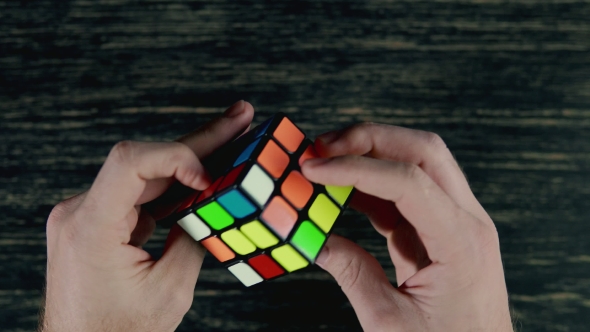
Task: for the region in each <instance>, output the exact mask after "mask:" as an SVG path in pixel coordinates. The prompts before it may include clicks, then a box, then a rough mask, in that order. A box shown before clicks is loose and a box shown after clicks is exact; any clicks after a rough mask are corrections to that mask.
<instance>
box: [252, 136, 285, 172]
mask: <svg viewBox="0 0 590 332" xmlns="http://www.w3.org/2000/svg"><path fill="white" fill-rule="evenodd" d="M258 163H260V165H262V167H264V169H265V170H266V171H267V172H268V173H270V175H272V177H274V178H275V179H278V178H280V177H281V175H282V174H283V172H284V171H285V169H286V168H287V165H289V156H288V155H287V153H286V152H285V151H283V149H281V148H280V147H279V146H278V145H277V143H275V142H274V141H272V140H270V141H268V143H266V146H265V147H264V149H263V150H262V152H261V153H260V155H259V156H258Z"/></svg>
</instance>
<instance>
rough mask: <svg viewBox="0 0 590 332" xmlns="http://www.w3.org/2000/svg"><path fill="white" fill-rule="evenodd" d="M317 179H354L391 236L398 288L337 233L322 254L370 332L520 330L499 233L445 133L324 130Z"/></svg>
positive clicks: (362, 200)
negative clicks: (516, 325)
mask: <svg viewBox="0 0 590 332" xmlns="http://www.w3.org/2000/svg"><path fill="white" fill-rule="evenodd" d="M315 147H316V150H317V151H318V153H319V154H320V155H321V156H322V157H325V158H318V159H312V160H308V161H306V162H305V163H304V164H303V167H302V170H303V174H304V175H305V176H306V177H307V178H308V179H310V180H311V181H314V182H318V183H323V184H330V185H341V186H344V185H354V187H355V188H356V189H357V192H356V195H355V196H354V197H353V200H352V202H351V206H352V207H353V208H355V209H357V210H359V211H361V212H363V213H365V214H367V216H368V217H369V220H370V221H371V223H372V224H373V226H374V227H375V229H376V230H377V231H378V232H379V233H380V234H381V235H383V236H384V237H385V238H386V240H387V247H388V250H389V253H390V256H391V260H392V262H393V264H394V266H395V271H396V277H397V282H398V285H400V286H399V287H398V288H397V289H396V288H394V287H393V286H392V285H391V283H390V282H389V280H388V279H387V277H386V275H385V273H384V271H383V269H382V267H381V266H380V265H379V263H378V262H377V260H376V259H375V258H374V257H373V256H371V255H370V254H369V253H367V252H366V251H365V250H363V249H362V248H360V247H359V246H357V245H356V244H354V243H353V242H351V241H349V240H346V239H344V238H342V237H339V236H334V235H333V236H331V237H330V239H329V240H328V242H327V244H326V246H325V248H324V249H323V251H322V252H321V253H320V255H319V257H318V258H317V264H318V265H319V266H320V267H322V268H324V269H325V270H326V271H328V272H329V273H330V274H331V275H332V276H333V277H334V278H335V279H336V281H337V282H338V284H339V285H340V286H341V287H342V290H343V291H344V293H345V294H346V296H347V297H348V299H349V300H350V302H351V304H352V306H353V308H354V310H355V312H356V314H357V316H358V319H359V321H360V323H361V325H362V327H363V329H365V330H367V331H453V332H455V331H512V325H511V320H510V313H509V308H508V295H507V291H506V284H505V281H504V272H503V268H502V260H501V257H500V248H499V240H498V234H497V231H496V228H495V226H494V223H493V221H492V219H491V218H490V217H489V216H488V214H487V213H486V212H485V210H484V209H483V207H482V206H481V205H480V204H479V202H478V201H477V199H476V198H475V196H474V195H473V193H472V192H471V190H470V188H469V185H468V183H467V180H466V179H465V177H464V175H463V173H462V171H461V169H460V168H459V166H458V165H457V163H456V161H455V159H454V158H453V156H452V154H451V152H450V151H449V150H448V149H447V147H446V145H445V144H444V142H443V141H442V140H441V139H440V137H439V136H437V135H435V134H433V133H428V132H423V131H417V130H410V129H406V128H400V127H394V126H386V125H378V124H360V125H356V126H353V127H351V128H348V129H345V130H342V131H336V132H330V133H327V134H324V135H322V136H320V137H318V139H317V140H316V143H315Z"/></svg>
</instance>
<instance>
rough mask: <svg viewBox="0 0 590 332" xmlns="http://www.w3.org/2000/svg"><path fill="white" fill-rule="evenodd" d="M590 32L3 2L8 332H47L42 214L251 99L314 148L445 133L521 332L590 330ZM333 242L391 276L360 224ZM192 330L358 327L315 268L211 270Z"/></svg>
mask: <svg viewBox="0 0 590 332" xmlns="http://www.w3.org/2000/svg"><path fill="white" fill-rule="evenodd" d="M589 17H590V2H589V1H576V0H563V1H557V0H554V1H550V0H520V1H499V0H463V1H451V0H447V1H445V0H440V1H412V0H399V1H386V0H381V1H378V0H372V1H278V0H277V1H229V0H220V1H209V2H205V1H119V0H110V1H106V0H105V1H81V0H77V1H68V0H61V1H0V198H1V199H0V217H1V218H0V225H1V226H2V227H1V228H0V307H1V308H2V310H1V311H0V330H3V331H25V330H32V329H33V328H34V327H35V325H36V320H37V308H38V305H39V302H40V299H41V289H42V286H43V278H44V270H45V258H46V257H45V234H44V223H45V220H46V218H47V215H48V214H49V211H50V210H51V208H52V206H53V205H55V204H56V203H57V202H59V201H60V200H63V199H64V198H66V197H69V196H71V195H74V194H76V193H78V192H80V191H82V190H85V189H86V188H88V187H89V185H90V184H91V182H92V180H93V178H94V176H95V174H96V172H97V170H98V169H99V167H100V165H101V163H102V162H103V160H104V157H105V156H106V154H107V152H108V150H109V149H110V147H111V146H112V145H113V144H115V143H116V142H117V141H119V140H123V139H138V140H169V139H172V138H174V137H176V136H179V135H181V134H182V133H184V132H186V131H189V130H191V129H193V128H195V127H196V126H198V125H199V124H202V123H203V122H205V121H206V120H208V119H210V118H211V117H213V116H214V115H215V114H217V112H220V111H221V110H222V109H223V107H225V106H227V105H230V104H231V103H233V102H234V101H236V100H237V99H241V98H243V99H246V100H248V101H250V102H251V103H253V104H254V106H255V107H256V109H257V112H258V113H257V115H256V122H260V121H261V120H262V119H264V118H266V117H267V116H268V115H269V114H271V113H273V112H276V111H284V112H286V113H289V115H290V116H292V117H293V118H294V119H295V121H296V122H297V123H298V124H301V126H302V127H303V129H305V130H306V132H307V133H308V134H309V135H312V136H314V135H317V134H319V133H320V132H323V131H326V130H329V129H334V128H338V127H341V126H344V125H347V124H350V123H353V122H358V121H376V122H382V123H390V124H397V125H403V126H409V127H413V128H419V129H424V130H430V131H435V132H437V133H439V134H440V135H441V136H442V137H443V138H444V140H445V142H446V143H447V145H448V146H449V147H450V149H451V150H452V151H453V152H454V154H455V155H456V157H457V159H458V160H459V162H460V163H461V165H462V166H463V168H464V171H465V173H466V174H467V176H468V178H469V181H470V183H471V185H472V188H473V190H474V191H475V193H476V195H477V197H478V198H479V199H480V200H481V202H482V204H483V205H484V207H485V208H486V209H487V210H488V211H489V213H490V214H491V216H492V217H493V218H494V220H495V221H496V224H497V227H498V230H499V233H500V237H501V245H502V251H503V258H504V263H505V269H506V278H507V283H508V288H509V292H510V300H511V304H512V306H513V308H514V313H515V318H516V319H517V321H518V323H517V325H518V326H521V328H520V330H521V331H583V330H588V329H589V328H590V321H589V319H588V317H589V316H590V276H589V275H590V273H589V272H590V242H589V241H588V235H589V234H590V224H589V223H588V217H589V212H588V211H589V207H590V204H589V202H590V130H589V129H590V19H589ZM336 232H337V233H340V234H343V235H345V236H348V237H350V238H352V239H354V240H355V241H357V242H358V243H359V244H361V245H362V246H363V247H365V248H367V250H369V251H370V252H371V253H372V254H374V255H375V256H376V257H377V258H378V259H379V260H380V261H381V262H382V264H383V265H384V267H385V269H386V270H387V273H388V275H390V276H393V274H394V273H393V267H392V264H391V262H390V261H389V260H388V256H387V249H386V247H385V243H384V242H383V241H382V240H381V239H380V238H379V236H377V234H376V233H375V232H374V231H373V230H372V229H370V227H368V224H367V222H366V220H365V219H363V218H362V217H361V216H358V215H356V214H353V213H350V214H349V215H348V216H347V217H346V218H345V219H344V220H343V221H342V222H341V223H340V224H339V226H338V228H337V230H336ZM165 236H166V232H165V231H164V230H159V231H158V232H157V233H156V234H155V236H154V239H153V240H152V242H150V244H149V246H148V249H149V250H150V251H152V252H154V253H155V254H157V252H159V251H160V250H161V247H162V244H163V241H164V239H165ZM195 329H199V330H203V331H213V330H223V331H234V330H236V331H245V330H256V331H277V330H281V331H316V330H341V331H356V330H360V326H359V325H358V322H357V321H356V318H355V316H354V312H353V310H352V308H351V307H350V305H349V304H348V302H347V301H346V298H345V297H344V296H343V295H342V294H341V292H340V290H339V288H338V286H337V285H336V284H335V283H334V282H333V281H332V280H331V278H330V277H329V275H327V274H326V273H324V272H322V271H320V270H319V269H312V270H310V271H308V272H304V273H297V274H294V275H292V276H289V277H286V278H282V279H279V280H277V281H275V282H272V283H269V284H268V285H263V286H260V287H255V288H252V289H247V290H245V289H243V287H242V286H241V285H239V284H238V282H237V281H236V280H235V279H233V277H232V276H231V275H230V274H229V273H228V272H227V271H225V270H223V269H222V268H221V267H220V265H219V264H217V263H215V262H214V261H213V259H211V257H208V258H207V260H206V262H205V264H204V270H203V272H202V275H201V278H200V280H199V284H198V285H197V290H196V292H195V301H194V305H193V307H192V309H191V311H190V312H189V313H188V315H187V316H186V318H185V319H184V321H183V323H182V324H181V326H180V327H179V331H192V330H195Z"/></svg>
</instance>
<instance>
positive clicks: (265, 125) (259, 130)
mask: <svg viewBox="0 0 590 332" xmlns="http://www.w3.org/2000/svg"><path fill="white" fill-rule="evenodd" d="M273 119H274V117H272V118H270V119H268V120H266V121H264V122H263V123H261V124H260V125H259V126H258V127H257V128H256V131H255V134H254V135H255V137H256V138H258V137H260V136H262V135H264V133H266V130H267V129H268V126H270V123H271V122H272V120H273Z"/></svg>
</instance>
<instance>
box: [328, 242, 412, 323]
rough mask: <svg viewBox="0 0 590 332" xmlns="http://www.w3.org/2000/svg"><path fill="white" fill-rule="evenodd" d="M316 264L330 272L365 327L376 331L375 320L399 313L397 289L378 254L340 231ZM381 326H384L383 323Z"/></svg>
mask: <svg viewBox="0 0 590 332" xmlns="http://www.w3.org/2000/svg"><path fill="white" fill-rule="evenodd" d="M316 264H317V265H319V266H320V267H321V268H323V269H324V270H326V271H327V272H328V273H330V274H331V275H332V276H333V277H334V279H336V282H338V285H340V287H341V288H342V291H343V292H344V294H345V295H346V297H348V300H349V301H350V304H352V307H353V308H354V311H355V313H356V314H357V317H358V319H359V321H360V323H361V325H362V327H363V330H366V331H374V330H375V328H376V327H378V326H375V325H374V324H375V323H376V322H382V321H383V317H380V316H379V315H383V314H386V313H387V315H388V316H391V315H396V313H398V312H399V311H400V310H399V308H398V307H397V303H398V302H397V301H396V300H395V299H396V298H398V297H399V293H398V292H397V290H396V289H395V288H394V287H393V286H392V285H391V283H390V282H389V280H388V279H387V276H386V275H385V272H384V271H383V268H382V267H381V265H379V262H377V260H376V259H375V257H373V256H371V254H369V253H368V252H366V251H365V250H363V249H362V248H361V247H359V246H358V245H356V244H355V243H354V242H352V241H349V240H347V239H345V238H343V237H340V236H338V235H331V236H330V238H329V239H328V241H327V242H326V245H325V246H324V248H323V249H322V251H321V253H320V255H319V256H318V258H317V260H316ZM381 328H382V327H381Z"/></svg>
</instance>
